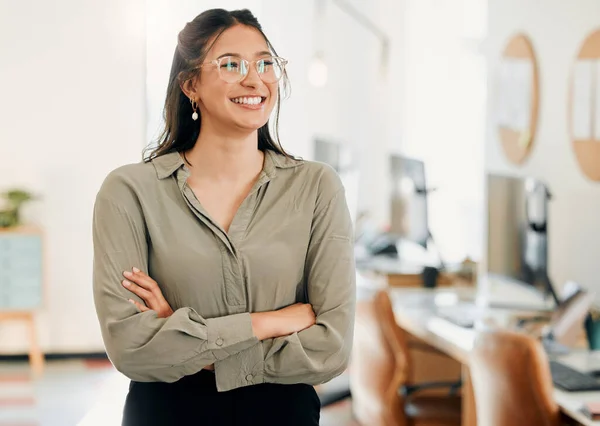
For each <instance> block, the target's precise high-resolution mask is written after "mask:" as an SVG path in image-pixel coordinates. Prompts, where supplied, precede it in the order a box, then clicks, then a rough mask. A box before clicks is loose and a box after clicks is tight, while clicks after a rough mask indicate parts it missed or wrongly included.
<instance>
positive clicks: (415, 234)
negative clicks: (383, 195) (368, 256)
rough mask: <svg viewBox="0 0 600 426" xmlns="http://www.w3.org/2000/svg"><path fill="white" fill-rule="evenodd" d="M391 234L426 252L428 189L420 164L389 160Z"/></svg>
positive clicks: (399, 158)
mask: <svg viewBox="0 0 600 426" xmlns="http://www.w3.org/2000/svg"><path fill="white" fill-rule="evenodd" d="M390 179H391V188H390V189H391V197H390V202H391V205H390V208H391V211H390V233H392V234H394V235H398V236H400V237H402V238H405V239H407V240H410V241H413V242H415V243H417V244H420V245H422V246H423V247H425V248H427V242H428V240H429V237H430V233H429V223H428V220H427V192H428V191H427V185H426V179H425V165H424V163H423V162H422V161H420V160H416V159H413V158H408V157H404V156H401V155H391V156H390Z"/></svg>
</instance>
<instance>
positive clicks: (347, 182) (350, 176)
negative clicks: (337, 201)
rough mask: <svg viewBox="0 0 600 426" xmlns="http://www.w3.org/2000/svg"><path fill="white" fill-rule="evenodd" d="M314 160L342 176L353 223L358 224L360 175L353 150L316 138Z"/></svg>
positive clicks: (338, 143) (343, 145)
mask: <svg viewBox="0 0 600 426" xmlns="http://www.w3.org/2000/svg"><path fill="white" fill-rule="evenodd" d="M314 158H315V160H316V161H320V162H322V163H327V164H329V165H330V166H331V167H333V168H334V169H335V171H336V172H337V173H338V175H339V176H340V179H341V181H342V184H343V185H344V189H345V195H346V203H347V204H348V209H349V210H350V216H351V218H352V223H354V224H356V218H357V214H358V179H359V173H358V167H356V164H355V161H354V156H353V152H352V149H351V148H350V147H348V146H346V145H345V144H342V143H340V142H336V141H332V140H327V139H324V138H316V139H315V140H314Z"/></svg>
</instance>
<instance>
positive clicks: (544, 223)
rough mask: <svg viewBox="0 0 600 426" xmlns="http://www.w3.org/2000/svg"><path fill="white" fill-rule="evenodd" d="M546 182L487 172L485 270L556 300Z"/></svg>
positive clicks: (492, 275)
mask: <svg viewBox="0 0 600 426" xmlns="http://www.w3.org/2000/svg"><path fill="white" fill-rule="evenodd" d="M548 200H549V192H548V188H547V186H546V185H545V184H544V183H543V182H541V181H539V180H537V179H533V178H520V177H514V176H504V175H499V174H488V176H487V211H488V223H487V258H486V265H487V273H488V276H491V277H494V276H496V277H501V278H504V279H507V280H510V281H513V282H517V283H520V284H525V285H528V286H532V287H534V288H537V289H538V290H539V291H540V292H542V293H543V294H548V293H549V294H550V295H552V297H553V298H554V300H555V302H556V303H559V301H558V298H557V297H556V294H555V293H554V290H553V288H552V284H551V283H550V279H549V275H548Z"/></svg>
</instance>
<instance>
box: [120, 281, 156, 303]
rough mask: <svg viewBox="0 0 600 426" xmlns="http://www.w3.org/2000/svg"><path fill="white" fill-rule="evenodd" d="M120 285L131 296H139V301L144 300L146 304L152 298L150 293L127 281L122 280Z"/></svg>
mask: <svg viewBox="0 0 600 426" xmlns="http://www.w3.org/2000/svg"><path fill="white" fill-rule="evenodd" d="M122 284H123V287H125V288H126V289H127V290H129V291H130V292H132V293H133V294H135V295H137V296H139V297H140V298H141V299H143V300H145V301H146V302H148V301H149V300H150V299H151V298H152V297H153V296H152V292H150V291H148V290H146V289H144V288H142V287H140V286H139V285H137V284H136V283H133V282H131V281H128V280H123V281H122Z"/></svg>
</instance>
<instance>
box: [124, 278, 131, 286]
mask: <svg viewBox="0 0 600 426" xmlns="http://www.w3.org/2000/svg"><path fill="white" fill-rule="evenodd" d="M123 285H124V286H125V287H129V286H130V285H131V283H130V282H129V281H127V280H123Z"/></svg>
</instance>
